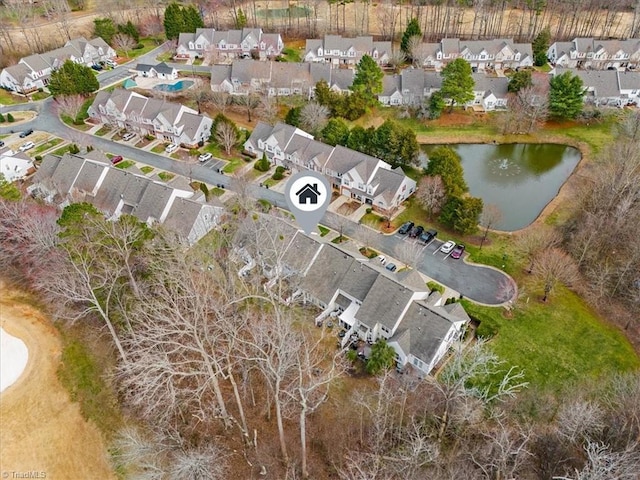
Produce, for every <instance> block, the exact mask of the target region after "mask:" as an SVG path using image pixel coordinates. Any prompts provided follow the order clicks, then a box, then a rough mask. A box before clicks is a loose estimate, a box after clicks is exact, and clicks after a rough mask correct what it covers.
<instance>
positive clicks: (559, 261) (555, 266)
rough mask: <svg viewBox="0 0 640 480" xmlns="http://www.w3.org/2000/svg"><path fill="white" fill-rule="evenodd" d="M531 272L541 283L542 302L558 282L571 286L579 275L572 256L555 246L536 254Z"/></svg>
mask: <svg viewBox="0 0 640 480" xmlns="http://www.w3.org/2000/svg"><path fill="white" fill-rule="evenodd" d="M533 274H534V275H535V276H536V277H537V278H538V279H540V281H541V283H542V285H543V288H544V296H543V297H542V301H543V302H546V301H547V298H548V297H549V294H550V293H551V291H552V290H553V289H554V287H555V286H556V285H557V283H558V282H562V283H564V284H565V285H567V286H571V285H572V284H573V282H575V281H576V280H577V279H578V277H579V273H578V266H577V265H576V263H575V262H574V260H573V258H571V256H570V255H569V254H568V253H566V252H564V251H563V250H560V249H559V248H556V247H554V248H550V249H547V250H544V251H543V252H542V253H541V254H540V255H539V256H538V258H537V261H536V264H535V266H534V267H533Z"/></svg>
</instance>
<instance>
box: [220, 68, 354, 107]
mask: <svg viewBox="0 0 640 480" xmlns="http://www.w3.org/2000/svg"><path fill="white" fill-rule="evenodd" d="M353 78H354V71H353V70H351V69H333V68H331V66H330V65H328V64H314V63H289V62H256V61H254V60H236V61H234V62H233V63H232V64H231V65H214V66H213V67H211V89H212V90H213V91H214V92H227V93H230V94H232V95H246V94H248V93H261V94H266V95H268V96H270V97H278V96H289V95H303V96H305V97H307V98H311V97H312V96H313V93H314V91H315V86H316V84H317V83H318V82H319V81H320V80H325V81H326V82H327V84H328V85H329V87H330V88H331V89H332V90H334V91H336V92H338V93H345V92H348V91H349V87H351V84H352V83H353Z"/></svg>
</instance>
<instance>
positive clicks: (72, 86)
mask: <svg viewBox="0 0 640 480" xmlns="http://www.w3.org/2000/svg"><path fill="white" fill-rule="evenodd" d="M98 88H100V84H99V83H98V79H97V78H96V76H95V75H94V74H93V70H91V68H89V67H87V66H85V65H80V64H79V63H75V62H72V61H71V60H67V61H66V62H64V64H63V65H62V67H60V68H59V69H57V70H54V71H53V72H52V73H51V79H50V80H49V91H51V93H52V94H53V95H54V96H56V95H77V94H80V95H87V94H89V93H92V92H95V91H96V90H98Z"/></svg>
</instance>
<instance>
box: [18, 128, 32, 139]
mask: <svg viewBox="0 0 640 480" xmlns="http://www.w3.org/2000/svg"><path fill="white" fill-rule="evenodd" d="M32 133H33V128H29V129H28V130H25V131H24V132H20V135H19V136H20V138H24V137H28V136H29V135H31V134H32Z"/></svg>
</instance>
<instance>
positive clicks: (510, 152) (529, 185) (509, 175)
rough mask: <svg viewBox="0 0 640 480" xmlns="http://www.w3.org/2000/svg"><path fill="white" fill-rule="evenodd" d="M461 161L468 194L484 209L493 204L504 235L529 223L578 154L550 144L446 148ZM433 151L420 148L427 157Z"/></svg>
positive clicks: (564, 147)
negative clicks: (478, 200)
mask: <svg viewBox="0 0 640 480" xmlns="http://www.w3.org/2000/svg"><path fill="white" fill-rule="evenodd" d="M449 146H450V147H451V148H453V149H454V150H455V151H456V152H457V153H458V155H460V157H461V159H462V167H463V169H464V178H465V180H466V181H467V184H468V185H469V192H470V193H471V195H473V196H475V197H480V198H482V200H483V201H484V203H485V205H488V204H495V205H497V206H498V208H499V209H500V210H501V212H502V216H503V220H502V222H500V224H499V225H497V227H496V228H498V229H501V230H506V231H513V230H518V229H520V228H524V227H526V226H527V225H529V224H530V223H531V222H533V221H534V220H535V219H536V218H537V216H538V215H539V214H540V212H541V211H542V210H543V209H544V207H545V206H546V205H547V204H548V203H549V202H550V201H551V200H552V199H553V198H554V197H555V196H556V195H557V194H558V191H559V190H560V187H561V186H562V184H563V183H564V182H565V181H566V179H567V178H568V177H569V175H571V172H573V169H574V168H575V167H576V165H577V164H578V162H579V161H580V152H579V151H578V150H577V149H575V148H573V147H569V146H567V145H556V144H550V143H546V144H523V143H514V144H503V145H491V144H458V145H449ZM436 147H437V145H423V149H424V151H425V152H426V153H427V155H428V154H429V152H430V151H432V150H433V149H434V148H436Z"/></svg>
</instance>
